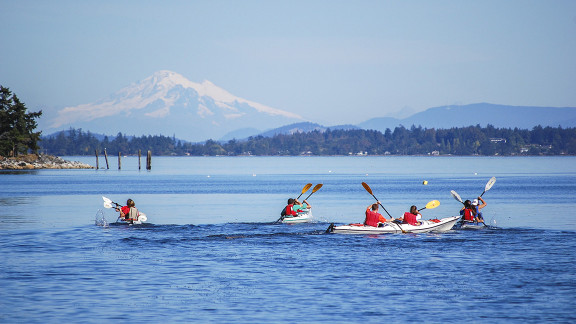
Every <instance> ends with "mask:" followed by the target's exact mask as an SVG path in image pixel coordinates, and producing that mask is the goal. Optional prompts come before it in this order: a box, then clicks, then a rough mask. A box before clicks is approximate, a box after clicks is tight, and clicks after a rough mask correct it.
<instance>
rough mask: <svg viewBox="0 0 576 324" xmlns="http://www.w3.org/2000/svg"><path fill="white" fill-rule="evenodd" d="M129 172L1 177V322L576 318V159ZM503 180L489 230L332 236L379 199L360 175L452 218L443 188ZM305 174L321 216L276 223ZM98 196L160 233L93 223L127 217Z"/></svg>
mask: <svg viewBox="0 0 576 324" xmlns="http://www.w3.org/2000/svg"><path fill="white" fill-rule="evenodd" d="M67 159H72V160H81V161H82V162H87V163H91V164H95V163H94V158H89V157H68V158H67ZM100 165H102V161H100ZM111 167H112V165H111ZM114 167H115V168H117V166H114ZM122 167H123V170H121V171H118V170H112V169H111V170H40V171H22V172H6V171H4V172H1V173H0V231H1V233H2V235H1V236H0V256H1V258H2V262H0V322H2V323H21V322H27V323H40V322H41V323H54V322H61V321H63V320H64V321H66V322H76V323H79V322H82V323H84V322H117V321H122V322H154V323H156V322H160V321H162V322H192V321H194V322H243V323H253V322H271V323H294V322H361V323H365V322H378V323H381V322H384V321H392V322H455V323H460V322H532V323H541V322H566V323H568V322H574V321H575V320H576V315H574V312H573V309H574V307H575V306H576V302H575V300H576V299H575V298H574V296H576V273H575V270H574V269H575V268H574V264H575V262H576V252H575V251H576V235H575V233H576V215H575V213H574V210H575V208H576V158H574V157H518V158H510V157H506V158H486V157H450V158H447V157H441V158H437V157H290V158H279V157H274V158H271V157H233V158H228V157H201V158H198V157H185V158H181V157H170V158H169V157H165V158H160V157H155V158H154V159H153V165H152V167H153V169H152V171H150V172H149V171H138V169H137V159H136V158H130V157H129V158H125V159H124V160H123V161H122ZM492 176H495V177H496V178H497V181H496V183H495V185H494V187H492V189H490V190H489V191H488V192H486V193H485V194H484V196H483V197H484V198H485V199H486V201H487V203H488V206H487V207H486V208H485V209H484V217H485V218H486V219H487V221H488V222H490V223H491V224H493V225H496V227H495V228H493V229H489V230H483V231H451V232H449V233H444V234H393V235H380V236H356V235H338V234H325V233H324V232H325V230H326V228H327V227H328V225H329V223H331V222H335V223H349V222H361V221H362V220H363V210H364V208H365V207H366V206H367V205H368V204H371V203H372V202H373V201H374V199H373V198H372V196H370V195H369V194H368V193H367V192H366V191H365V190H364V188H363V187H362V186H361V182H362V181H365V182H367V183H368V184H369V185H370V187H371V188H372V190H373V193H374V195H375V196H376V197H377V198H378V199H380V201H381V202H382V203H383V205H384V206H385V207H386V209H387V210H388V211H389V212H390V213H391V214H392V215H393V216H399V215H401V214H402V213H403V212H404V211H405V210H407V209H408V208H409V207H410V205H412V204H416V205H417V206H418V207H423V206H424V205H425V204H426V203H427V202H428V201H430V200H434V199H438V200H440V202H441V205H440V206H439V207H437V208H435V209H431V210H424V211H423V212H422V214H423V216H424V218H436V217H438V218H441V217H445V216H449V215H455V214H457V213H458V210H459V208H460V206H461V204H460V203H459V202H457V201H455V200H454V199H453V198H452V197H451V195H450V190H456V191H457V192H458V193H459V194H460V195H461V196H462V198H464V199H472V198H474V197H476V196H478V195H479V194H480V193H482V191H483V190H484V185H485V184H486V182H487V181H488V180H489V179H490V177H492ZM423 180H427V181H428V183H429V184H428V185H426V186H424V185H422V181H423ZM309 182H310V183H313V184H317V183H323V184H324V186H323V187H322V189H320V190H319V191H318V192H316V193H315V194H314V195H313V196H311V197H310V203H311V204H312V206H313V210H314V218H315V221H314V222H313V223H308V224H297V225H282V224H275V223H274V221H276V220H277V219H278V217H279V213H280V210H281V208H282V207H283V205H284V204H285V200H286V199H287V198H288V197H289V196H297V195H298V194H299V193H300V190H301V189H302V187H303V186H304V185H305V184H306V183H309ZM307 194H308V193H307ZM307 194H305V195H304V197H305V196H306V195H307ZM101 196H106V197H109V198H111V199H113V200H115V201H118V202H124V201H125V200H126V199H127V198H132V199H134V200H135V201H136V205H137V207H138V208H139V209H140V210H142V211H144V212H145V213H146V214H147V215H148V220H149V223H150V224H146V225H142V226H117V225H111V226H108V227H101V226H95V225H94V218H95V217H96V215H97V212H98V211H99V210H100V213H102V214H103V215H105V217H106V219H107V220H108V221H114V220H115V219H116V217H117V215H116V214H115V213H113V211H112V210H111V209H106V208H104V207H103V206H102V199H101Z"/></svg>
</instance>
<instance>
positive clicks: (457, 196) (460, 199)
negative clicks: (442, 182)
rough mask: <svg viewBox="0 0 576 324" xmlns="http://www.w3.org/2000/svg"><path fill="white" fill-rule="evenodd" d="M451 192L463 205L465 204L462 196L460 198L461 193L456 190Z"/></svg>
mask: <svg viewBox="0 0 576 324" xmlns="http://www.w3.org/2000/svg"><path fill="white" fill-rule="evenodd" d="M450 193H451V194H452V197H454V199H456V200H458V201H459V202H460V203H461V204H462V205H464V201H462V198H460V195H459V194H458V193H457V192H456V191H454V190H450Z"/></svg>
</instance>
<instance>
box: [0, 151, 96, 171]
mask: <svg viewBox="0 0 576 324" xmlns="http://www.w3.org/2000/svg"><path fill="white" fill-rule="evenodd" d="M93 168H94V167H93V166H91V165H89V164H85V163H81V162H76V161H66V160H64V159H62V158H60V157H57V156H52V155H36V154H28V155H21V156H18V157H11V158H7V157H3V156H0V170H33V169H93Z"/></svg>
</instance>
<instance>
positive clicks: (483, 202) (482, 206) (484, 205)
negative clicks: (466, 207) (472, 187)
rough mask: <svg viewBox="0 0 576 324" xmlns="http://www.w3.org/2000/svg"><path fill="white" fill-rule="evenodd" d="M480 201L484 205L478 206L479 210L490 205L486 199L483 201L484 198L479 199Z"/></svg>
mask: <svg viewBox="0 0 576 324" xmlns="http://www.w3.org/2000/svg"><path fill="white" fill-rule="evenodd" d="M478 200H480V201H481V202H482V205H479V206H478V210H480V209H482V208H484V207H486V205H488V204H487V203H486V202H485V201H484V199H482V197H478Z"/></svg>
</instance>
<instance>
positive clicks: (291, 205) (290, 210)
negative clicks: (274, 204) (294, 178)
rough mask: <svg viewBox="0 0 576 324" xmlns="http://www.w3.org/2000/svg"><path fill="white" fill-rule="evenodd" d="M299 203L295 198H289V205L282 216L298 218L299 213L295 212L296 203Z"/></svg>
mask: <svg viewBox="0 0 576 324" xmlns="http://www.w3.org/2000/svg"><path fill="white" fill-rule="evenodd" d="M295 201H297V200H296V199H294V198H288V205H286V207H284V215H282V216H297V215H298V213H297V212H296V211H295V210H294V202H295Z"/></svg>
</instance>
